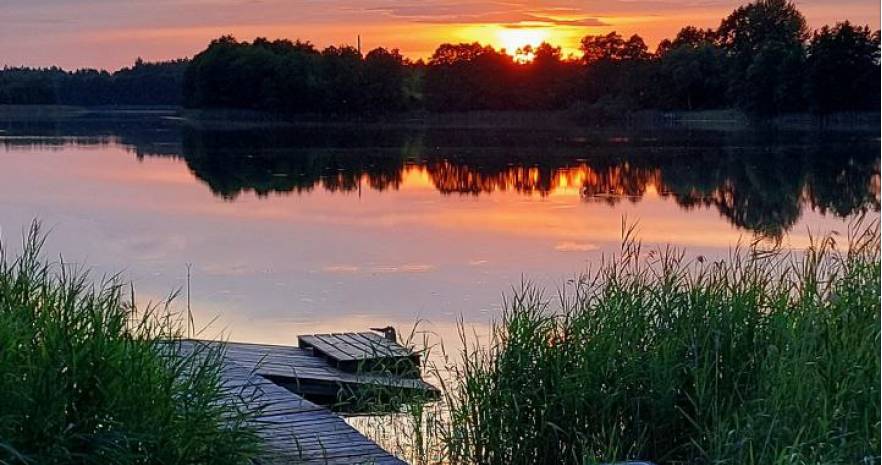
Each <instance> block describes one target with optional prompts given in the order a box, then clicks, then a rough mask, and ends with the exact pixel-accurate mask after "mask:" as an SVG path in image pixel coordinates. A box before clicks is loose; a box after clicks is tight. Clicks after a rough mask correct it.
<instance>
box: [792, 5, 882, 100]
mask: <svg viewBox="0 0 882 465" xmlns="http://www.w3.org/2000/svg"><path fill="white" fill-rule="evenodd" d="M879 42H880V41H879V31H876V32H872V31H871V30H870V28H869V27H868V26H864V27H856V26H853V25H852V24H851V23H849V22H848V21H845V22H842V23H837V24H836V25H835V26H834V27H832V28H831V27H829V26H824V27H823V28H821V29H820V30H818V31H816V32H815V33H814V35H813V36H812V39H811V42H810V44H809V46H808V60H807V63H806V74H807V78H806V81H807V86H806V87H807V89H806V90H807V93H808V97H809V101H810V105H811V109H812V110H813V111H815V112H818V113H821V114H827V113H832V112H835V111H854V110H874V109H878V108H879V78H880V76H879V45H880V44H879Z"/></svg>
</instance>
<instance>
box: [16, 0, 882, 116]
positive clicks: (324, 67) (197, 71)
mask: <svg viewBox="0 0 882 465" xmlns="http://www.w3.org/2000/svg"><path fill="white" fill-rule="evenodd" d="M580 51H581V55H578V56H577V55H569V56H564V55H563V53H562V50H561V48H560V47H556V46H554V45H551V44H548V43H542V44H540V45H538V46H536V47H531V46H525V47H523V48H521V49H518V50H516V51H514V52H511V51H507V50H504V49H494V48H493V47H491V46H489V45H482V44H479V43H471V44H467V43H466V44H449V43H445V44H442V45H440V46H439V47H438V48H437V49H436V50H435V52H434V53H433V54H432V56H431V57H430V58H429V59H428V60H417V61H412V60H409V59H407V58H405V57H404V56H402V55H401V54H400V53H399V52H398V50H395V49H386V48H376V49H374V50H371V51H368V52H367V53H364V54H362V53H361V52H360V51H359V50H358V49H356V48H354V47H351V46H339V47H337V46H331V47H327V48H325V49H323V50H320V49H318V48H317V47H316V46H314V45H313V44H311V43H309V42H304V41H300V40H297V41H293V42H292V41H290V40H272V41H270V40H267V39H264V38H257V39H255V40H254V41H252V42H246V41H238V40H236V39H235V38H234V37H232V36H223V37H220V38H218V39H215V40H213V41H212V42H211V43H210V44H209V45H208V47H207V48H206V49H205V50H203V51H202V52H200V53H198V54H196V55H195V56H194V57H193V58H192V59H190V60H176V61H171V62H163V63H145V62H143V61H141V60H140V59H139V61H138V62H136V63H135V65H134V66H133V67H131V68H125V69H122V70H119V71H117V72H114V73H109V72H106V71H97V70H77V71H72V72H70V71H63V70H61V69H58V68H49V69H31V68H5V69H3V70H0V104H70V105H107V104H156V105H160V104H161V105H183V106H185V107H189V108H239V109H249V110H258V111H268V112H274V113H283V114H318V115H329V116H337V115H372V114H385V113H396V112H404V111H415V110H416V111H420V110H425V111H433V112H453V111H474V110H506V111H511V110H575V111H577V112H579V113H580V114H590V115H594V117H597V118H615V117H616V116H620V115H623V114H628V113H629V112H633V111H637V110H663V111H668V110H686V111H688V110H714V109H729V108H736V109H739V110H741V111H743V112H744V113H746V114H748V115H753V116H759V117H765V116H774V115H779V114H786V113H796V112H812V113H816V114H821V115H825V114H831V113H837V112H858V111H878V109H879V105H880V91H879V85H878V84H879V81H880V66H879V58H880V56H879V54H880V32H879V31H878V30H877V31H873V30H871V29H870V28H869V27H868V26H857V25H854V24H851V23H850V22H848V21H845V22H841V23H837V24H835V25H833V26H823V27H821V28H819V29H817V30H814V31H812V30H810V29H809V27H808V26H807V23H806V20H805V17H804V16H803V15H802V14H801V13H800V12H799V11H798V9H797V8H796V7H795V5H794V4H793V3H791V2H789V1H787V0H757V1H755V2H753V3H750V4H747V5H744V6H741V7H739V8H737V9H735V10H734V11H733V12H732V13H731V14H730V15H729V16H727V17H726V18H724V19H722V21H721V22H720V25H719V27H718V28H716V29H711V28H709V29H702V28H697V27H693V26H686V27H683V28H682V29H681V30H680V31H679V32H678V33H677V35H676V36H675V37H674V38H673V39H665V40H663V41H661V43H659V44H658V45H657V46H656V48H655V51H650V49H649V47H648V46H647V45H646V43H645V42H644V40H643V39H642V38H641V37H640V36H639V35H636V34H635V35H632V36H630V37H624V36H622V35H620V34H618V33H616V32H610V33H608V34H602V35H586V36H585V37H584V38H582V40H581V46H580Z"/></svg>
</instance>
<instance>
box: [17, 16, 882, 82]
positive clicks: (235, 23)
mask: <svg viewBox="0 0 882 465" xmlns="http://www.w3.org/2000/svg"><path fill="white" fill-rule="evenodd" d="M739 4H741V2H740V1H733V0H651V1H645V2H641V1H625V0H582V1H577V0H549V1H539V0H533V1H524V0H442V1H431V2H430V1H414V0H398V1H393V0H358V1H354V0H347V1H343V0H3V1H2V8H0V65H10V66H18V65H29V66H46V65H60V66H62V67H64V68H79V67H96V68H107V69H116V68H119V67H121V66H125V65H128V64H131V63H132V62H133V61H134V59H135V57H138V56H141V57H143V58H144V59H146V60H164V59H171V58H179V57H189V56H192V55H193V54H194V53H196V52H198V51H199V50H201V49H202V48H204V46H205V45H206V44H207V42H208V41H209V40H211V39H212V38H214V37H217V36H220V35H223V34H233V35H235V36H236V37H237V38H239V39H242V40H252V39H253V38H254V37H255V36H265V37H269V38H290V39H296V38H300V39H303V40H309V41H311V42H313V43H315V44H316V45H318V46H320V47H324V46H327V45H339V44H354V43H355V41H356V36H357V35H358V34H361V36H362V44H363V47H364V48H365V49H369V48H373V47H377V46H384V47H388V48H399V49H400V50H401V51H402V53H404V54H405V55H406V56H408V57H411V58H414V59H415V58H421V57H428V56H429V55H431V53H432V51H433V50H434V49H435V47H436V46H437V45H438V44H439V43H442V42H472V41H479V42H482V43H489V44H491V45H494V46H496V47H507V48H508V49H509V50H511V49H513V48H516V47H518V46H521V45H523V44H525V43H531V44H537V43H539V42H541V41H543V40H545V41H548V42H551V43H554V44H556V45H561V46H563V47H564V49H565V51H567V52H575V50H576V48H577V46H578V40H579V38H580V37H582V36H584V35H586V34H597V33H605V32H609V31H611V30H616V31H618V32H620V33H622V34H625V35H630V34H632V33H639V34H640V35H641V36H643V37H644V39H645V40H646V42H647V44H648V45H649V46H650V48H651V49H654V48H655V45H656V44H657V43H658V42H659V40H661V39H663V38H665V37H670V36H672V35H674V34H676V32H677V30H679V28H680V27H681V26H683V25H686V24H692V25H696V26H701V27H716V26H717V25H718V24H719V21H720V19H721V18H722V17H723V16H725V15H726V14H728V13H729V12H731V10H732V9H734V8H735V7H737V6H738V5H739ZM797 6H798V7H799V9H800V10H801V11H802V12H803V13H804V14H805V15H806V17H807V18H808V21H809V25H810V26H812V27H818V26H821V25H823V24H827V23H834V22H836V21H840V20H844V19H849V20H851V21H852V22H856V23H860V24H869V25H870V26H871V27H873V28H879V1H878V0H838V1H836V2H832V1H821V0H803V1H800V2H797Z"/></svg>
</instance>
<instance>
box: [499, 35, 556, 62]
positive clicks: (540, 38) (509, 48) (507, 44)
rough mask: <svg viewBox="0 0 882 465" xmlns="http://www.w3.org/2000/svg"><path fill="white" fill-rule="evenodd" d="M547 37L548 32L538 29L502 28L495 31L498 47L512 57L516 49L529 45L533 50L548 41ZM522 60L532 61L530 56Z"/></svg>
mask: <svg viewBox="0 0 882 465" xmlns="http://www.w3.org/2000/svg"><path fill="white" fill-rule="evenodd" d="M548 36H549V33H548V30H547V29H540V28H510V27H504V28H500V29H499V30H497V31H496V39H497V41H498V43H499V46H500V47H502V48H504V49H505V51H506V53H508V54H509V55H514V54H515V52H516V51H517V49H519V48H521V47H523V46H524V45H530V46H532V47H534V48H535V47H537V46H538V45H539V44H541V43H542V42H544V41H546V40H548ZM522 58H523V59H526V60H530V59H532V57H531V56H528V57H522Z"/></svg>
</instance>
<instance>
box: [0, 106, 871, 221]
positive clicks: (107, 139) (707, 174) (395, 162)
mask: <svg viewBox="0 0 882 465" xmlns="http://www.w3.org/2000/svg"><path fill="white" fill-rule="evenodd" d="M146 127H149V129H145V125H143V124H139V123H138V122H137V121H130V122H126V121H123V122H120V121H113V122H107V121H104V122H102V121H98V122H91V123H90V124H83V122H78V123H77V124H75V125H72V124H70V123H63V122H62V123H55V124H54V125H46V124H43V125H37V126H34V125H30V126H28V127H26V128H22V127H20V126H16V127H12V128H11V129H10V130H9V131H8V133H9V134H15V133H16V132H21V133H27V134H31V135H33V134H42V135H43V136H41V137H33V136H28V137H16V136H14V135H9V136H6V137H4V138H3V139H2V140H3V144H4V145H5V146H6V147H7V149H15V148H16V147H19V148H21V147H34V146H39V147H42V148H52V147H61V146H64V145H102V144H105V145H106V144H116V143H119V144H122V145H124V146H127V147H129V149H130V150H131V151H132V152H133V153H135V155H136V156H137V157H138V158H140V159H143V158H144V157H176V158H181V159H183V160H184V161H185V162H186V164H187V166H188V167H189V169H190V171H191V172H192V173H193V175H194V176H195V177H196V178H198V179H199V180H201V181H202V182H204V183H205V184H206V185H207V186H208V188H209V189H210V190H211V192H212V193H214V194H215V195H217V196H219V197H222V198H224V199H226V200H229V201H235V200H236V199H237V198H238V197H239V196H241V195H242V194H243V193H245V192H254V193H256V194H257V195H258V196H261V197H263V196H269V195H292V194H300V193H304V192H311V191H313V190H315V189H323V190H326V191H329V192H347V193H358V192H361V191H362V190H364V189H371V190H375V191H387V190H397V189H398V188H399V187H400V186H401V185H402V182H403V181H404V179H405V178H407V179H409V180H411V181H413V180H417V181H420V182H423V183H425V184H426V185H428V186H431V187H432V188H434V189H436V190H437V191H438V192H439V193H440V194H442V195H468V196H481V195H485V194H492V193H494V192H498V191H514V192H518V193H521V194H524V195H536V196H548V195H550V194H551V193H553V192H556V191H560V190H576V191H578V193H579V195H580V196H581V198H582V199H583V200H584V201H585V202H599V203H604V204H608V205H610V206H615V205H616V204H618V203H620V202H640V200H641V199H642V198H643V197H644V196H645V195H647V193H650V192H651V193H653V194H657V195H659V196H662V197H667V198H671V199H673V201H674V202H675V203H676V204H677V205H678V206H680V207H682V208H683V209H685V210H692V209H714V210H716V211H718V212H719V214H720V215H721V216H723V217H724V218H726V219H727V220H728V221H729V222H730V223H731V224H732V225H734V226H736V227H738V228H739V229H742V230H746V231H750V232H753V233H758V234H763V235H770V236H780V235H782V234H783V233H785V232H786V231H788V230H789V229H790V228H792V227H793V225H795V224H796V223H797V221H798V220H799V219H800V217H801V215H802V214H803V212H804V210H805V209H806V208H809V209H812V210H815V211H818V212H820V213H822V214H832V215H835V216H837V217H843V218H844V217H848V216H851V215H855V214H857V213H861V212H865V211H868V210H872V211H878V210H879V207H880V195H879V146H878V140H877V139H875V138H874V137H872V136H868V135H842V134H839V135H836V134H833V135H831V134H825V135H817V134H804V133H803V134H758V133H720V132H684V131H659V132H655V133H648V134H647V133H644V134H642V135H638V136H635V135H633V134H631V135H627V136H626V137H622V136H621V135H615V134H608V133H606V134H605V133H588V134H585V133H581V132H574V130H572V129H570V130H561V131H523V130H521V131H513V130H503V129H492V128H483V129H462V128H460V129H456V130H451V129H450V128H447V129H445V128H407V127H396V128H388V127H374V128H367V129H365V128H354V127H347V126H341V127H311V128H310V127H305V128H284V129H263V130H235V131H233V130H224V131H219V130H200V129H194V128H192V127H188V126H183V127H182V126H181V125H179V124H178V123H177V122H174V121H168V120H164V121H162V123H161V124H151V125H147V126H146ZM55 134H63V136H55Z"/></svg>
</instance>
